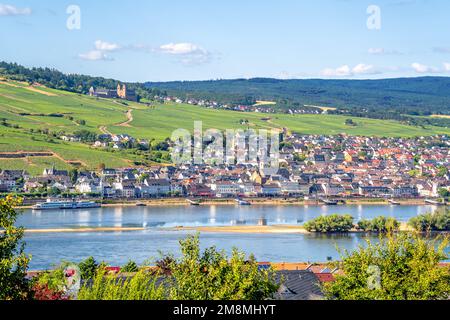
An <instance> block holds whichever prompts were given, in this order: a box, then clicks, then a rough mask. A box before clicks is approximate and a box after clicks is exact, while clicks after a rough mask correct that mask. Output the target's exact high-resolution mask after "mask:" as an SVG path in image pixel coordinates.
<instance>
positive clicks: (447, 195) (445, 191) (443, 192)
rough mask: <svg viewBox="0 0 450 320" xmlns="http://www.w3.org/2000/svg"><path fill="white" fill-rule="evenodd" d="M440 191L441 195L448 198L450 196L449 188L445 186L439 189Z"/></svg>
mask: <svg viewBox="0 0 450 320" xmlns="http://www.w3.org/2000/svg"><path fill="white" fill-rule="evenodd" d="M438 193H439V196H440V197H442V198H448V197H450V191H448V190H447V189H445V188H441V189H439V191H438Z"/></svg>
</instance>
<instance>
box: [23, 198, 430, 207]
mask: <svg viewBox="0 0 450 320" xmlns="http://www.w3.org/2000/svg"><path fill="white" fill-rule="evenodd" d="M93 200H95V199H93ZM244 200H246V201H248V202H249V203H250V204H251V205H255V206H324V205H325V204H324V203H322V202H320V201H316V200H303V199H296V198H248V199H244ZM42 201H45V200H42ZM396 201H397V202H398V203H399V206H415V205H429V204H426V203H425V201H424V200H423V199H403V200H396ZM138 205H140V206H148V207H164V206H165V207H178V206H189V205H190V204H189V203H188V202H187V201H186V198H164V199H145V200H143V199H141V200H133V201H118V202H114V201H113V200H107V202H106V203H102V205H101V206H102V207H105V208H110V207H136V206H138ZM200 205H201V206H236V205H237V203H236V201H235V200H234V199H220V198H214V199H201V200H200ZM344 205H347V206H358V205H365V206H370V205H374V206H375V205H386V206H392V204H391V203H389V202H388V201H387V200H385V199H372V198H362V199H345V204H344ZM17 209H32V206H31V205H25V206H20V207H18V208H17Z"/></svg>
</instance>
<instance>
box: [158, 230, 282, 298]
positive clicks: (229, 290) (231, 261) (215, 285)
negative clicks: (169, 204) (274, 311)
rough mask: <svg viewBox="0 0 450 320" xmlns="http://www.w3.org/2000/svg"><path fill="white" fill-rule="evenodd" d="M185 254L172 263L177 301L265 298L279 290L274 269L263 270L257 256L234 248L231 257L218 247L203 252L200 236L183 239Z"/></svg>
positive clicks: (171, 284)
mask: <svg viewBox="0 0 450 320" xmlns="http://www.w3.org/2000/svg"><path fill="white" fill-rule="evenodd" d="M180 245H181V252H182V256H181V258H179V259H175V258H174V257H169V258H167V257H166V258H165V260H166V261H168V263H169V269H170V272H171V277H170V278H169V279H170V280H169V287H170V292H169V298H170V299H173V300H264V299H267V298H271V297H272V295H273V294H274V293H275V292H276V291H277V290H278V285H277V283H276V282H275V280H274V274H273V271H272V269H269V270H260V269H259V268H258V263H257V262H256V260H255V258H254V257H253V256H250V258H249V259H248V260H247V259H246V257H245V254H244V253H242V252H240V251H238V250H237V249H233V252H232V254H231V257H227V256H226V254H225V253H224V252H223V251H217V250H216V248H215V247H211V248H208V249H206V250H205V251H203V252H201V251H200V244H199V238H198V236H195V237H194V236H189V237H188V238H187V239H185V240H182V241H180Z"/></svg>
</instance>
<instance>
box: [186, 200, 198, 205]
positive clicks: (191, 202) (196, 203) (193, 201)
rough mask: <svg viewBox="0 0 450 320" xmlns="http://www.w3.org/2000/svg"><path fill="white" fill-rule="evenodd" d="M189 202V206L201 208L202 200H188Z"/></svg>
mask: <svg viewBox="0 0 450 320" xmlns="http://www.w3.org/2000/svg"><path fill="white" fill-rule="evenodd" d="M186 201H187V202H189V204H190V205H191V206H199V205H200V200H191V199H186Z"/></svg>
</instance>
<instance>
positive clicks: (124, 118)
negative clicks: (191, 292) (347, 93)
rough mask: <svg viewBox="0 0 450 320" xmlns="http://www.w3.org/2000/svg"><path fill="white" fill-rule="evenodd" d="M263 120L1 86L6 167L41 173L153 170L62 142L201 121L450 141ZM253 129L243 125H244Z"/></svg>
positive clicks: (125, 154)
mask: <svg viewBox="0 0 450 320" xmlns="http://www.w3.org/2000/svg"><path fill="white" fill-rule="evenodd" d="M264 117H266V116H264V115H262V114H259V113H242V112H234V111H225V110H213V109H206V108H202V107H198V106H191V105H185V104H155V105H152V106H149V105H145V104H139V103H133V102H128V101H127V102H124V101H123V100H109V99H97V98H94V97H89V96H86V95H82V94H77V93H72V92H67V91H61V90H55V89H49V88H47V87H44V86H38V85H34V86H30V85H29V84H28V83H24V82H17V81H6V80H4V79H3V80H1V79H0V119H1V122H0V154H3V157H1V158H0V168H2V169H19V168H27V170H29V171H30V172H32V173H37V172H40V171H41V170H42V168H44V167H48V166H49V165H52V164H55V165H57V166H58V167H59V168H73V167H82V168H96V167H97V166H98V165H99V164H101V163H104V164H105V165H106V166H109V167H123V166H133V165H135V164H139V163H142V164H150V163H151V161H150V160H151V157H149V156H148V153H146V152H140V151H139V152H138V151H136V150H134V149H131V150H120V151H113V150H109V151H105V150H103V149H96V148H92V147H91V146H90V145H89V144H85V143H81V142H66V141H62V140H61V139H59V137H61V136H62V135H67V134H73V133H74V132H79V131H80V130H84V131H87V132H91V133H93V134H94V135H98V134H101V133H105V132H109V133H113V134H121V133H126V134H129V135H131V136H133V137H134V138H137V139H148V140H151V139H155V142H154V143H156V142H159V141H163V140H164V139H166V138H167V137H170V136H171V133H172V132H173V130H175V129H179V128H184V129H188V130H192V128H193V125H194V124H193V122H194V121H203V128H204V130H206V129H208V128H217V129H229V128H241V129H245V128H247V127H251V128H254V129H259V128H267V129H270V128H277V129H281V128H288V129H290V130H291V131H294V132H299V133H304V134H339V133H343V132H345V133H348V134H353V135H377V136H419V135H433V134H438V133H443V134H450V130H449V129H446V128H438V127H433V126H426V127H425V128H422V127H417V126H407V125H403V124H401V123H399V122H396V121H380V120H373V119H364V118H354V122H355V123H356V126H348V125H346V124H345V121H346V119H348V118H349V117H343V116H336V115H287V114H271V115H270V119H264ZM243 119H245V120H247V121H248V125H242V124H241V120H243ZM19 151H45V152H50V153H51V154H50V155H46V156H37V157H36V156H34V157H33V156H27V157H23V158H12V159H11V158H5V156H4V154H5V153H12V154H14V153H17V152H19Z"/></svg>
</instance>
